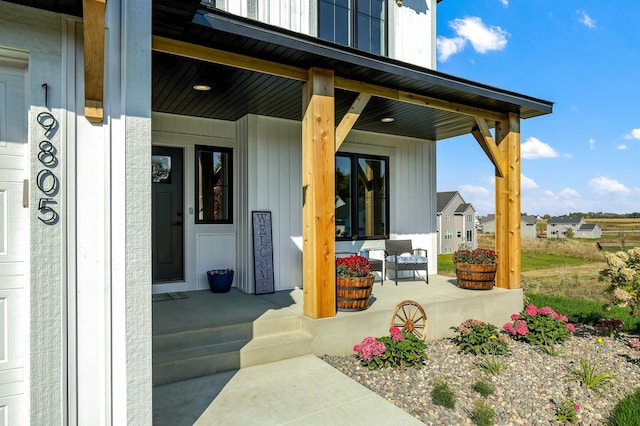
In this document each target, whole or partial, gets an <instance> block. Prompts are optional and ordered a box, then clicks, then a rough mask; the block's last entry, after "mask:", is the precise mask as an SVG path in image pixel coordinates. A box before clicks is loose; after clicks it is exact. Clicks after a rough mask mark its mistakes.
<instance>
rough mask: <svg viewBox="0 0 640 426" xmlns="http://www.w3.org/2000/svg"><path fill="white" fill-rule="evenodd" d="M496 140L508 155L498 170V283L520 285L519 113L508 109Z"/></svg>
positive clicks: (498, 124)
mask: <svg viewBox="0 0 640 426" xmlns="http://www.w3.org/2000/svg"><path fill="white" fill-rule="evenodd" d="M496 143H497V144H498V149H499V151H500V153H501V156H502V158H506V159H507V167H506V168H505V170H504V173H503V176H502V177H500V176H498V175H497V174H496V178H495V186H496V251H497V253H498V272H497V274H496V286H498V287H502V288H510V289H515V288H521V287H522V282H521V271H520V269H521V260H520V242H521V230H520V116H519V115H518V114H515V113H509V117H508V121H507V122H497V123H496Z"/></svg>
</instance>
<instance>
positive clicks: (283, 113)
mask: <svg viewBox="0 0 640 426" xmlns="http://www.w3.org/2000/svg"><path fill="white" fill-rule="evenodd" d="M154 35H155V36H160V37H166V38H167V39H171V40H178V41H180V42H185V43H188V44H191V45H195V46H202V47H209V48H213V49H216V50H217V51H222V53H221V54H219V55H218V56H219V57H222V59H221V60H219V59H220V58H219V59H216V60H214V61H213V62H206V61H203V60H199V59H193V58H190V57H188V56H189V52H186V51H185V52H183V54H184V55H185V56H182V54H180V53H178V54H176V53H175V52H172V53H171V54H169V53H163V52H161V51H160V50H163V49H157V43H156V40H157V38H154V50H156V51H154V54H153V55H154V56H153V110H154V111H159V112H167V113H174V114H181V115H189V116H198V117H207V118H217V119H224V120H237V119H238V118H240V117H242V116H244V115H246V114H249V113H251V114H260V115H266V116H273V117H280V118H285V119H292V120H301V117H302V87H301V86H302V83H303V81H301V80H298V79H292V78H287V77H281V76H277V75H273V74H270V73H263V72H256V71H253V70H250V69H242V68H238V67H235V66H228V65H222V64H220V62H224V58H223V57H224V52H228V53H229V54H230V55H238V54H239V55H242V56H244V57H246V58H248V59H250V58H257V59H258V60H262V61H268V62H270V63H272V64H274V66H275V67H276V68H277V67H278V66H283V67H292V68H294V69H300V70H307V69H309V68H311V67H319V68H325V69H330V70H333V71H334V74H335V78H336V91H335V99H336V123H337V122H339V121H340V119H341V118H342V117H343V116H344V115H345V113H346V112H347V110H348V109H349V107H350V106H351V104H352V103H353V101H354V100H355V98H356V96H357V95H358V92H357V91H354V89H353V88H354V87H355V88H357V87H358V84H362V85H363V86H366V87H367V88H368V89H370V88H372V87H373V88H375V87H377V88H379V89H380V92H381V93H383V95H382V97H379V96H376V93H375V91H374V92H373V95H374V97H373V98H372V99H371V100H370V101H369V103H368V104H367V106H366V108H365V109H364V111H363V112H362V114H361V115H360V117H359V118H358V120H357V121H356V123H355V125H354V126H353V128H354V129H358V130H364V131H372V132H377V133H384V134H395V135H403V136H410V137H417V138H425V139H430V140H442V139H446V138H450V137H454V136H459V135H463V134H467V133H470V132H471V130H472V129H473V128H474V127H475V126H476V121H475V118H474V111H478V114H477V116H482V113H483V112H484V113H486V112H489V113H496V115H497V116H500V115H505V114H506V113H509V112H515V113H517V114H519V115H520V117H521V118H522V119H527V118H531V117H536V116H540V115H544V114H549V113H551V112H552V108H553V103H552V102H549V101H545V100H541V99H537V98H534V97H531V96H527V95H523V94H518V93H515V92H511V91H507V90H503V89H498V88H495V87H491V86H488V85H484V84H481V83H477V82H473V81H470V80H466V79H462V78H459V77H455V76H451V75H448V74H445V73H441V72H438V71H434V70H430V69H426V68H422V67H419V66H415V65H411V64H407V63H404V62H401V61H397V60H394V59H390V58H386V57H381V56H377V55H373V54H369V53H367V52H363V51H360V50H356V49H353V48H349V47H345V46H341V45H337V44H334V43H331V42H327V41H324V40H320V39H317V38H315V37H310V36H307V35H304V34H300V33H296V32H293V31H288V30H284V29H282V28H279V27H274V26H270V25H267V24H264V23H261V22H258V21H254V20H250V19H245V18H241V17H238V16H236V15H231V14H227V13H225V12H222V11H219V10H216V9H208V8H200V9H198V10H197V12H196V13H195V15H194V16H193V19H192V20H191V22H184V24H183V25H178V24H176V23H175V21H173V23H171V22H170V21H169V20H166V19H156V20H155V21H154ZM216 62H217V63H216ZM201 82H205V83H206V84H208V85H210V86H212V88H213V90H211V91H210V92H196V91H194V90H193V88H192V87H193V85H194V84H196V83H201ZM341 82H342V83H344V82H347V83H348V84H346V85H345V84H340V83H341ZM341 86H343V87H346V86H349V89H348V90H345V89H344V88H340V87H341ZM390 94H391V95H390ZM395 94H397V95H398V99H404V100H406V99H411V100H412V101H413V102H405V101H402V100H395V99H393V97H394V96H395ZM422 99H426V101H425V102H421V100H422ZM429 100H436V101H438V103H441V104H443V105H445V106H446V109H441V108H440V107H434V108H432V107H429V106H427V105H428V104H429ZM461 111H462V112H461ZM489 115H490V114H489ZM384 117H393V118H394V119H395V121H394V122H392V123H383V122H381V121H380V120H381V119H382V118H384ZM489 125H490V126H492V125H493V122H492V121H491V120H489Z"/></svg>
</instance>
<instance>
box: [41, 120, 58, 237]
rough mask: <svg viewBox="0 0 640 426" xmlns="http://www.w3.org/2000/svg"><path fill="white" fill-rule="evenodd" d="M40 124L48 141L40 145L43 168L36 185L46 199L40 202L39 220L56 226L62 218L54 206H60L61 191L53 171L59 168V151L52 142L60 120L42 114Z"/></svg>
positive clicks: (42, 198)
mask: <svg viewBox="0 0 640 426" xmlns="http://www.w3.org/2000/svg"><path fill="white" fill-rule="evenodd" d="M37 121H38V124H39V125H40V127H42V128H43V129H44V137H45V138H46V139H44V140H42V141H40V143H39V144H38V148H39V149H40V151H38V161H40V163H41V164H42V166H43V168H42V169H40V171H39V172H38V175H37V176H36V185H37V186H38V189H39V190H40V191H41V192H42V194H43V195H44V197H40V199H39V200H38V211H39V212H40V215H39V216H38V219H40V221H42V223H45V224H47V225H55V224H56V223H58V220H59V219H60V217H59V216H58V212H57V211H56V210H55V209H54V206H56V205H57V204H58V202H57V201H56V200H55V197H56V195H58V191H59V186H60V185H59V180H58V177H57V176H56V175H55V174H54V173H53V169H55V168H56V167H57V166H58V157H56V154H57V150H56V147H55V146H54V145H53V142H52V141H51V138H52V136H53V135H54V133H55V131H56V129H57V128H58V120H56V118H55V117H54V116H53V115H52V114H51V113H49V112H41V113H40V114H38V118H37Z"/></svg>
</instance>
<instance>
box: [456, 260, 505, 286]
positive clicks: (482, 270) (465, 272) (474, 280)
mask: <svg viewBox="0 0 640 426" xmlns="http://www.w3.org/2000/svg"><path fill="white" fill-rule="evenodd" d="M455 266H456V278H457V279H458V287H460V288H465V289H469V290H491V289H492V288H493V286H494V285H495V280H496V271H497V270H498V264H497V263H493V264H488V265H487V264H476V263H456V264H455Z"/></svg>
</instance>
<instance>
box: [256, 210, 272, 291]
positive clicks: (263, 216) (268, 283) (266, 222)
mask: <svg viewBox="0 0 640 426" xmlns="http://www.w3.org/2000/svg"><path fill="white" fill-rule="evenodd" d="M251 214H252V220H253V275H254V276H255V279H256V289H255V290H256V294H265V293H273V292H274V288H273V240H272V232H271V212H269V211H254V212H251Z"/></svg>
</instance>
